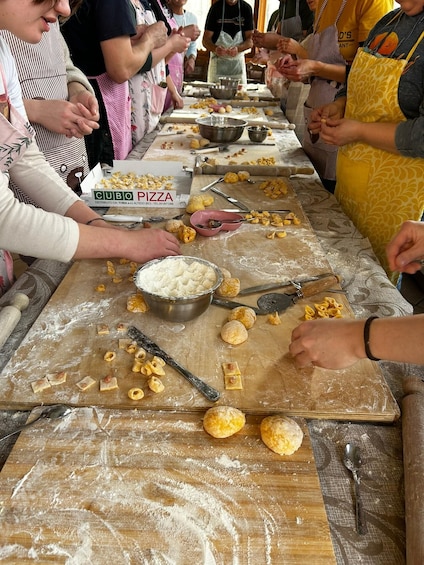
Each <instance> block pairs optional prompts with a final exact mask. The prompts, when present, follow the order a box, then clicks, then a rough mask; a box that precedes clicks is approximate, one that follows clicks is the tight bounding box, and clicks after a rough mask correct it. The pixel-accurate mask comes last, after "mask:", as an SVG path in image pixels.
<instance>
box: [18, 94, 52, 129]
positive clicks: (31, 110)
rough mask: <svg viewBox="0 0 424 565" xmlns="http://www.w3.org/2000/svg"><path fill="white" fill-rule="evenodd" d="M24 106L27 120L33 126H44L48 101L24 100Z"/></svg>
mask: <svg viewBox="0 0 424 565" xmlns="http://www.w3.org/2000/svg"><path fill="white" fill-rule="evenodd" d="M24 106H25V110H26V113H27V116H28V119H29V121H30V122H31V123H33V124H41V125H42V126H45V124H46V122H45V117H46V113H47V115H48V112H49V101H48V100H44V99H43V100H37V99H32V98H25V99H24Z"/></svg>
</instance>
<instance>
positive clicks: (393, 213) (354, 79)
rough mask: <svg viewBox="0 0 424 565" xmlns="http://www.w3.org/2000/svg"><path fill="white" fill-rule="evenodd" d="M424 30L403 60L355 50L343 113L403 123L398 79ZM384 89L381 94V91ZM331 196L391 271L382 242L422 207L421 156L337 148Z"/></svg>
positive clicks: (355, 146) (392, 275)
mask: <svg viewBox="0 0 424 565" xmlns="http://www.w3.org/2000/svg"><path fill="white" fill-rule="evenodd" d="M423 38H424V32H423V33H422V34H421V36H420V37H419V39H418V41H417V42H416V44H415V45H414V46H413V48H412V49H411V51H410V52H409V53H408V56H407V57H406V58H405V59H402V60H399V59H389V58H383V57H376V56H374V55H372V54H370V53H367V52H365V51H364V50H363V49H359V50H358V53H357V55H356V57H355V60H354V62H353V64H352V69H351V71H350V74H349V81H348V91H347V105H346V111H345V117H346V118H349V119H354V120H359V121H362V122H373V123H374V122H390V123H399V122H403V121H406V117H405V116H404V114H403V112H402V110H401V109H400V107H399V103H398V87H399V80H400V77H401V75H402V73H403V71H404V69H405V67H406V65H407V64H408V62H409V60H410V58H411V56H412V54H413V53H414V51H415V49H416V47H417V45H418V44H419V43H420V41H421V40H422V39H423ZM382 93H384V96H383V95H382ZM336 174H337V185H336V191H335V195H336V197H337V199H338V200H339V202H340V204H341V206H342V208H343V210H344V211H345V212H346V214H347V215H348V216H349V217H350V218H351V220H352V221H353V223H354V224H355V225H356V227H357V228H358V229H359V231H360V232H361V233H362V235H364V236H365V237H367V238H368V239H369V240H370V243H371V245H372V247H373V249H374V252H375V254H376V255H377V257H378V259H379V260H380V262H381V264H382V266H383V267H384V269H385V270H386V272H387V274H388V275H389V277H390V278H391V280H392V282H393V283H396V280H397V278H398V276H399V275H398V274H397V273H392V272H391V271H390V270H389V267H388V262H387V257H386V245H387V244H388V243H389V241H390V240H391V239H392V238H393V237H394V235H395V234H396V232H397V231H398V230H399V228H400V226H401V224H402V223H403V222H404V221H405V220H420V219H421V217H422V214H423V209H424V159H419V158H412V157H403V156H401V155H394V154H392V153H389V152H387V151H383V150H381V149H375V148H374V147H371V146H369V145H366V144H364V143H350V144H348V145H344V146H343V147H340V149H339V153H338V158H337V173H336Z"/></svg>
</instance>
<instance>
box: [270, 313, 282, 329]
mask: <svg viewBox="0 0 424 565" xmlns="http://www.w3.org/2000/svg"><path fill="white" fill-rule="evenodd" d="M267 322H268V324H271V326H279V325H280V324H281V318H280V314H279V313H278V312H272V313H271V314H268V316H267Z"/></svg>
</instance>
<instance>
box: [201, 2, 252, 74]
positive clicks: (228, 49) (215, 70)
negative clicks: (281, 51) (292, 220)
mask: <svg viewBox="0 0 424 565" xmlns="http://www.w3.org/2000/svg"><path fill="white" fill-rule="evenodd" d="M252 35H253V13H252V8H251V7H250V5H249V4H248V3H247V2H245V1H244V0H218V1H217V2H216V3H215V4H213V5H212V6H211V8H210V10H209V12H208V15H207V18H206V23H205V31H204V33H203V40H202V41H203V45H204V47H205V48H206V49H207V50H208V51H209V66H208V82H212V83H216V82H218V80H219V78H220V77H229V78H234V79H239V80H240V81H241V82H242V83H247V74H246V63H245V59H244V52H245V51H247V50H248V49H250V48H251V47H252V45H253V43H252Z"/></svg>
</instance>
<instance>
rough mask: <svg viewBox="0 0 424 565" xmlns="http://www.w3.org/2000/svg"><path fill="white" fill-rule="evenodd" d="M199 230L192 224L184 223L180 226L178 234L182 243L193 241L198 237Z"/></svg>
mask: <svg viewBox="0 0 424 565" xmlns="http://www.w3.org/2000/svg"><path fill="white" fill-rule="evenodd" d="M196 235H197V232H196V230H195V229H194V228H192V227H191V226H185V225H184V224H183V225H182V226H180V227H179V229H178V232H177V236H178V239H179V240H180V241H181V242H182V243H191V242H192V241H194V240H195V239H196Z"/></svg>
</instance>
